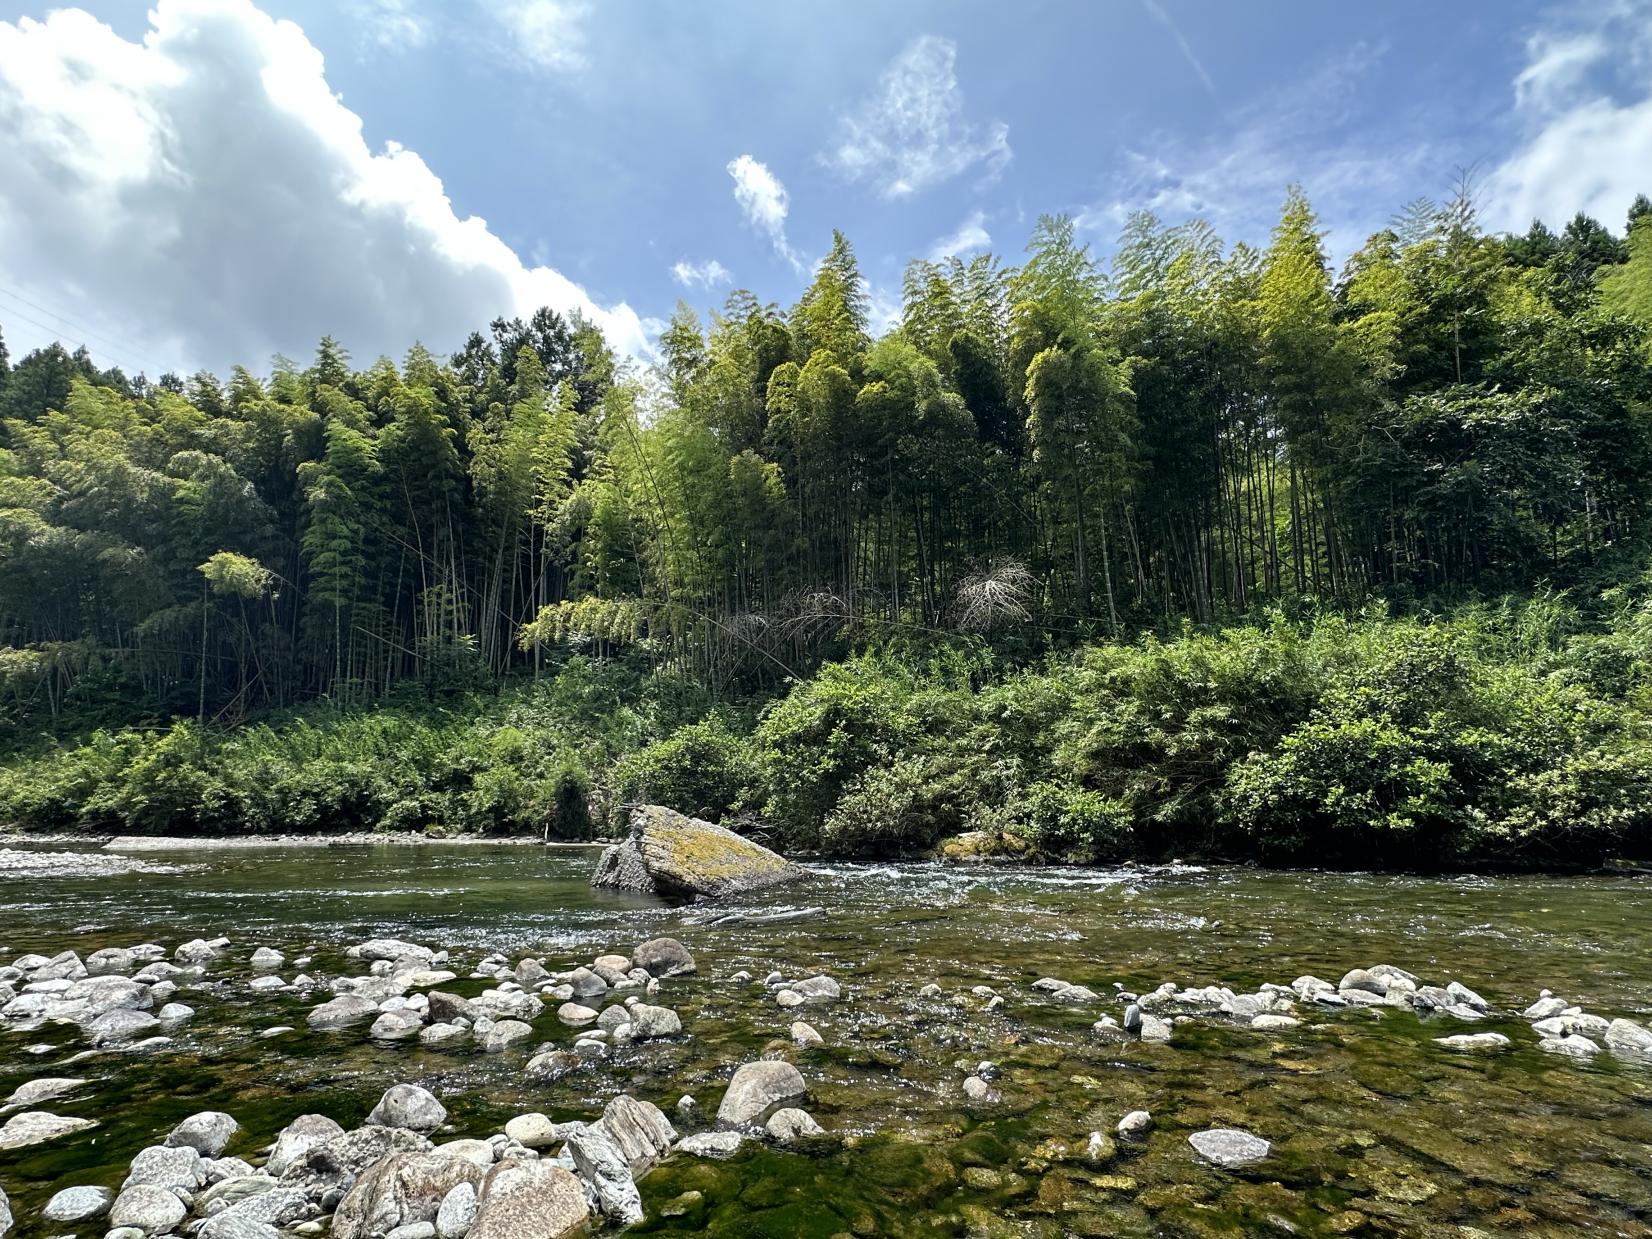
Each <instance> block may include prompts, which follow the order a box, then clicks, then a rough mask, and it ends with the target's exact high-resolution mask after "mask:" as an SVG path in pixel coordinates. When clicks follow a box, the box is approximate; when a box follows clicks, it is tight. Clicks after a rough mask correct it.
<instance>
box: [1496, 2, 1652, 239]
mask: <svg viewBox="0 0 1652 1239" xmlns="http://www.w3.org/2000/svg"><path fill="white" fill-rule="evenodd" d="M1580 19H1581V20H1580ZM1572 20H1573V21H1574V22H1578V23H1579V24H1577V25H1575V26H1569V27H1566V26H1563V27H1555V28H1547V29H1542V30H1539V31H1538V32H1536V33H1535V34H1533V35H1532V37H1531V38H1530V40H1529V41H1528V42H1527V44H1526V65H1525V67H1524V68H1523V69H1522V70H1521V71H1520V73H1519V75H1518V76H1517V77H1516V78H1515V80H1514V99H1515V111H1516V115H1517V119H1518V122H1519V125H1520V135H1521V136H1520V141H1519V144H1518V145H1517V147H1516V148H1515V150H1514V152H1513V153H1512V154H1511V155H1509V156H1508V157H1507V158H1506V159H1504V160H1503V161H1502V162H1501V163H1499V164H1497V165H1496V166H1495V167H1494V168H1493V169H1492V170H1491V171H1490V172H1489V173H1488V174H1487V176H1486V179H1485V182H1484V187H1483V194H1484V198H1485V202H1486V209H1485V217H1486V222H1487V224H1488V226H1490V227H1493V228H1505V229H1510V230H1514V231H1524V230H1525V228H1526V226H1527V225H1528V224H1529V223H1530V222H1531V221H1532V220H1533V219H1541V220H1544V221H1545V222H1546V223H1548V224H1550V225H1553V226H1557V227H1558V226H1559V225H1560V224H1563V223H1564V222H1565V221H1566V220H1568V219H1570V218H1571V217H1572V215H1573V214H1575V213H1576V212H1577V211H1578V210H1579V209H1581V210H1584V211H1586V212H1588V213H1589V214H1590V215H1593V216H1594V217H1595V218H1596V219H1598V220H1600V221H1602V222H1603V223H1605V224H1606V225H1607V226H1608V227H1613V228H1616V227H1620V226H1621V223H1622V219H1623V213H1624V211H1625V210H1627V209H1628V206H1629V204H1630V203H1631V202H1632V201H1633V200H1634V197H1635V195H1636V194H1637V193H1643V192H1645V191H1646V188H1647V184H1648V175H1649V174H1648V169H1652V0H1607V2H1606V3H1601V4H1594V5H1589V6H1586V7H1585V8H1584V9H1583V10H1581V11H1580V12H1576V13H1574V14H1573V17H1572Z"/></svg>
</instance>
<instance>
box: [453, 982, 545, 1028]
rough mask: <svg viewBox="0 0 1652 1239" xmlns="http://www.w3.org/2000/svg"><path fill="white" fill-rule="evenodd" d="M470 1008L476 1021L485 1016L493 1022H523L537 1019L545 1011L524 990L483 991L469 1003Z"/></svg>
mask: <svg viewBox="0 0 1652 1239" xmlns="http://www.w3.org/2000/svg"><path fill="white" fill-rule="evenodd" d="M471 1007H472V1008H473V1009H474V1011H475V1018H476V1019H478V1020H479V1019H482V1018H483V1017H484V1016H485V1017H487V1018H488V1019H493V1020H522V1021H523V1022H528V1021H531V1020H536V1019H538V1018H539V1016H540V1013H541V1012H543V1011H544V1010H545V1004H544V1003H543V1002H541V1001H540V1000H539V999H538V998H535V997H534V996H533V995H532V994H530V993H527V992H526V991H525V990H520V989H510V990H507V989H504V988H500V989H489V990H483V991H482V993H481V994H480V995H478V996H477V997H476V999H475V1000H474V1001H473V1002H472V1003H471ZM472 1022H473V1023H474V1022H475V1021H474V1020H473V1021H472Z"/></svg>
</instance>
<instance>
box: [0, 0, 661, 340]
mask: <svg viewBox="0 0 1652 1239" xmlns="http://www.w3.org/2000/svg"><path fill="white" fill-rule="evenodd" d="M150 21H151V27H150V29H149V30H148V31H147V33H146V34H145V35H144V37H143V39H142V41H141V42H128V41H126V40H125V39H122V38H121V37H120V36H119V35H117V34H116V33H115V32H114V31H113V30H111V29H110V28H109V27H108V26H106V25H103V24H102V23H100V22H98V21H96V20H95V19H94V18H92V17H91V16H90V15H88V14H87V13H85V12H82V11H79V10H74V9H65V10H59V11H57V12H54V13H52V14H51V15H50V16H49V17H47V18H46V19H45V20H43V21H34V20H30V19H27V18H25V19H23V20H21V21H19V22H18V23H17V24H15V25H13V24H9V23H3V22H0V167H3V168H4V169H5V170H6V172H5V175H4V176H3V177H0V269H3V270H4V271H5V272H6V273H7V274H8V275H9V277H10V282H11V283H12V284H13V285H20V286H21V289H20V291H22V292H23V293H24V295H27V296H30V297H32V298H33V300H35V301H37V302H40V303H43V304H45V305H48V306H50V307H52V308H53V309H55V310H57V311H59V312H61V313H63V314H67V315H72V316H74V317H75V318H76V320H77V321H78V322H80V323H83V324H86V325H89V326H91V327H93V328H94V329H101V330H102V331H103V332H104V333H106V334H108V335H112V336H114V337H115V338H118V339H123V340H128V341H137V342H139V343H140V344H141V348H142V351H143V352H144V353H145V354H146V355H148V356H151V357H159V358H164V359H165V360H166V361H167V363H168V364H174V363H176V364H183V365H187V366H193V365H211V366H214V367H218V368H222V367H224V366H225V365H226V364H227V363H229V362H232V361H242V362H247V363H252V364H258V363H261V362H262V361H263V359H265V358H267V357H268V356H269V355H270V354H271V353H273V352H276V351H281V352H286V353H290V354H293V355H295V356H303V355H304V354H306V353H307V352H308V351H309V349H310V348H311V347H313V345H314V342H315V341H316V340H317V339H318V338H319V337H320V336H321V335H323V334H325V333H331V334H333V335H335V336H336V337H338V338H339V339H340V340H341V341H342V342H343V343H345V344H346V345H347V346H348V347H349V348H351V349H352V350H353V351H354V352H355V354H356V355H357V356H358V357H372V356H375V355H377V354H379V353H381V352H383V353H390V354H393V355H400V353H401V352H402V351H403V350H404V349H406V348H407V346H408V345H409V344H411V343H412V342H413V341H414V340H415V339H421V340H424V341H426V342H427V343H428V344H429V345H430V346H431V347H432V348H434V349H437V350H444V349H447V348H451V347H455V346H456V345H457V344H459V343H460V342H461V341H462V340H463V339H464V337H465V335H466V334H468V333H469V332H470V331H471V330H473V329H475V328H476V327H478V326H480V325H482V324H485V323H486V322H488V320H490V319H491V318H493V317H494V316H496V315H498V314H526V313H529V312H531V311H532V310H533V309H534V308H536V307H537V306H540V305H549V306H552V307H554V308H556V309H557V310H559V311H561V312H564V313H567V312H572V311H578V312H581V313H583V314H585V315H586V316H587V317H589V318H591V319H592V320H594V321H595V322H597V323H598V324H599V325H600V326H601V327H602V328H603V329H604V330H605V331H606V332H607V334H608V338H609V340H610V341H611V342H612V343H613V344H614V346H615V347H616V348H618V349H620V350H621V351H623V352H627V353H630V354H632V355H635V356H647V355H649V351H650V350H649V344H648V332H647V330H646V328H645V326H644V324H643V322H642V321H641V320H640V319H639V318H638V316H637V314H636V313H635V312H634V311H633V310H632V309H631V308H630V307H629V306H626V305H624V304H619V305H616V306H612V307H608V308H604V307H601V306H599V305H598V304H596V302H595V301H593V299H592V298H591V297H590V296H589V295H587V293H586V292H585V291H584V290H583V289H582V288H580V287H579V285H577V284H575V283H574V282H573V281H571V280H569V279H568V278H567V277H565V276H563V275H561V274H560V273H559V272H557V271H555V270H553V269H551V268H550V267H547V266H533V267H529V266H527V265H525V264H524V263H523V262H522V260H521V259H520V258H519V257H518V256H517V255H516V254H515V253H514V252H513V251H512V250H511V249H510V247H509V246H507V245H506V244H505V243H504V242H503V241H502V240H500V238H499V237H498V236H496V235H495V234H494V233H493V232H492V231H490V230H489V228H488V225H487V223H486V222H485V221H484V220H482V219H480V218H478V217H476V216H469V217H466V218H460V217H459V216H458V215H457V214H455V212H454V210H453V205H452V203H451V202H450V201H449V199H448V197H447V194H446V192H445V190H444V189H443V186H442V182H441V180H440V178H439V177H438V176H437V175H436V174H435V173H434V172H433V171H432V170H431V169H430V168H429V167H428V166H427V165H426V164H425V162H424V161H423V160H422V159H421V158H420V157H419V156H418V155H417V154H416V153H415V152H413V151H411V150H407V149H405V148H404V147H401V146H399V145H397V144H396V143H393V142H392V143H389V144H387V145H386V146H385V148H384V149H383V150H382V151H380V152H378V153H374V152H373V151H371V150H369V148H368V146H367V144H366V142H365V141H364V140H363V138H362V132H361V129H362V126H361V119H360V118H359V117H358V116H356V115H355V114H354V113H353V112H351V111H350V110H349V109H347V108H346V107H344V105H343V104H342V103H341V102H340V101H339V99H338V98H337V97H336V96H335V95H334V93H333V92H332V90H331V89H330V87H329V86H328V84H327V79H326V75H325V72H324V65H323V62H322V56H321V53H320V52H319V51H318V50H316V48H315V47H314V46H312V45H311V44H310V42H309V41H308V39H306V37H305V36H304V33H303V31H302V30H300V29H299V27H298V26H296V25H294V24H293V23H291V22H286V21H276V20H273V19H272V18H270V17H269V16H268V15H266V14H265V13H263V12H262V11H260V10H259V9H257V8H256V7H254V5H253V4H252V3H251V0H158V3H157V4H156V5H155V7H154V9H153V11H152V12H151V14H150ZM7 326H8V328H9V327H10V326H11V324H10V323H8V324H7ZM10 334H12V338H13V340H14V341H15V340H17V338H18V335H19V334H20V333H15V332H13V333H10Z"/></svg>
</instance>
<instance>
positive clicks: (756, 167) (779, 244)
mask: <svg viewBox="0 0 1652 1239" xmlns="http://www.w3.org/2000/svg"><path fill="white" fill-rule="evenodd" d="M728 174H729V175H730V176H731V177H733V178H734V200H735V201H736V202H738V203H739V204H740V209H741V210H742V211H744V212H745V215H746V222H747V223H749V224H750V225H751V226H752V227H753V228H755V229H757V230H758V231H759V232H761V233H763V235H765V236H766V237H768V239H769V242H770V243H771V244H772V245H773V246H774V249H775V253H777V254H779V255H780V256H781V257H782V258H784V259H785V260H786V261H787V262H789V263H791V264H792V266H793V267H794V268H796V269H797V270H799V271H801V270H802V269H803V261H802V259H800V258H799V257H798V256H797V254H796V252H795V251H794V250H793V249H792V247H791V245H790V243H789V242H788V241H787V240H786V215H787V213H788V212H789V211H790V210H791V198H790V196H789V195H788V194H787V193H786V187H785V186H784V185H782V184H781V183H780V178H779V177H777V176H775V174H774V173H773V172H770V171H769V168H768V165H767V164H764V163H762V162H760V161H758V160H756V159H753V158H752V157H751V156H750V155H741V156H740V157H739V158H737V159H731V160H729V163H728Z"/></svg>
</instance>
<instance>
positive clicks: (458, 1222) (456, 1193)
mask: <svg viewBox="0 0 1652 1239" xmlns="http://www.w3.org/2000/svg"><path fill="white" fill-rule="evenodd" d="M475 1221H476V1185H475V1184H474V1183H458V1184H455V1185H454V1187H453V1190H452V1191H451V1192H449V1193H448V1194H447V1195H446V1196H444V1197H442V1203H441V1205H440V1207H439V1208H437V1210H436V1236H437V1239H464V1236H465V1234H466V1232H467V1231H469V1230H470V1228H471V1224H472V1223H474V1222H475Z"/></svg>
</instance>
